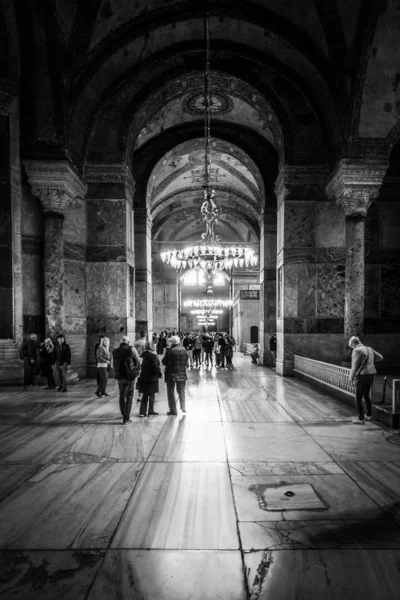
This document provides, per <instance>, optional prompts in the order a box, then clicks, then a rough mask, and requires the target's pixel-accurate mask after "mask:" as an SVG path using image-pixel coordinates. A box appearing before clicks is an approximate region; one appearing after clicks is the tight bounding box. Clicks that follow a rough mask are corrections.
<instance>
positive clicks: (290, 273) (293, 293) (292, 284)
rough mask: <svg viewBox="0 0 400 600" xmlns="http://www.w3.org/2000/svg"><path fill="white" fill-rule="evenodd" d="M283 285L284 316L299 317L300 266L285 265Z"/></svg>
mask: <svg viewBox="0 0 400 600" xmlns="http://www.w3.org/2000/svg"><path fill="white" fill-rule="evenodd" d="M283 271H284V284H283V294H284V297H283V316H284V317H297V314H298V293H299V289H298V265H291V264H289V265H285V266H284V267H283Z"/></svg>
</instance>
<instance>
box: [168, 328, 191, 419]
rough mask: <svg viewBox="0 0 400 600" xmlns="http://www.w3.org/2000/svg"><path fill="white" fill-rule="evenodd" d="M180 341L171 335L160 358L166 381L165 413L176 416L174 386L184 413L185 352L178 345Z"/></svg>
mask: <svg viewBox="0 0 400 600" xmlns="http://www.w3.org/2000/svg"><path fill="white" fill-rule="evenodd" d="M180 343H181V341H180V339H179V337H178V336H177V335H173V336H172V337H171V338H170V341H169V348H167V351H166V353H165V356H164V358H163V359H162V364H163V365H165V367H166V368H165V381H166V382H167V395H168V406H169V411H168V412H167V415H172V416H176V415H177V414H178V413H177V410H176V400H175V386H176V389H177V392H178V395H179V403H180V405H181V411H182V412H183V413H184V414H186V404H185V387H186V380H187V374H186V365H187V352H186V350H185V348H182V346H181V345H180Z"/></svg>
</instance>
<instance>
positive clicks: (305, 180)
mask: <svg viewBox="0 0 400 600" xmlns="http://www.w3.org/2000/svg"><path fill="white" fill-rule="evenodd" d="M328 172H329V171H328V166H327V165H302V166H293V165H283V167H282V168H281V170H280V171H279V175H278V177H277V178H276V181H275V194H276V198H277V201H278V206H279V205H280V204H282V202H283V201H284V200H287V199H288V198H289V197H290V199H291V200H305V199H307V198H308V196H309V191H310V188H312V189H313V191H314V192H318V191H319V190H321V191H322V189H323V185H324V183H325V181H326V178H327V175H328Z"/></svg>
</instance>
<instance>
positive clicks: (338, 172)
mask: <svg viewBox="0 0 400 600" xmlns="http://www.w3.org/2000/svg"><path fill="white" fill-rule="evenodd" d="M387 167H388V162H387V161H382V160H354V159H343V160H341V161H340V163H339V164H338V166H337V167H336V169H335V170H334V172H333V173H332V176H331V178H330V179H329V182H328V184H327V186H326V192H327V195H328V196H329V197H333V198H334V199H335V200H336V202H337V204H339V205H340V206H341V207H342V208H343V211H344V214H345V219H346V272H345V303H344V332H343V333H344V342H343V344H344V353H343V354H344V356H343V362H345V363H347V362H348V361H349V357H350V352H349V351H348V349H347V345H348V340H349V338H350V337H351V336H352V335H357V336H362V335H363V333H364V289H365V220H366V217H367V211H368V209H369V207H370V205H371V202H372V200H373V199H374V198H376V197H377V196H378V193H379V188H380V186H381V185H382V181H383V178H384V176H385V173H386V170H387Z"/></svg>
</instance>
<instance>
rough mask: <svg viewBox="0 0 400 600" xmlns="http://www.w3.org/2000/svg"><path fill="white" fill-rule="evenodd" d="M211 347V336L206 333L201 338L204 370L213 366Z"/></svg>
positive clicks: (212, 343)
mask: <svg viewBox="0 0 400 600" xmlns="http://www.w3.org/2000/svg"><path fill="white" fill-rule="evenodd" d="M213 346H214V342H213V341H212V338H211V336H210V335H209V334H208V333H206V334H205V335H204V336H203V350H204V356H205V358H204V360H205V363H206V368H208V367H210V368H211V367H212V366H213V359H212V351H213Z"/></svg>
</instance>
